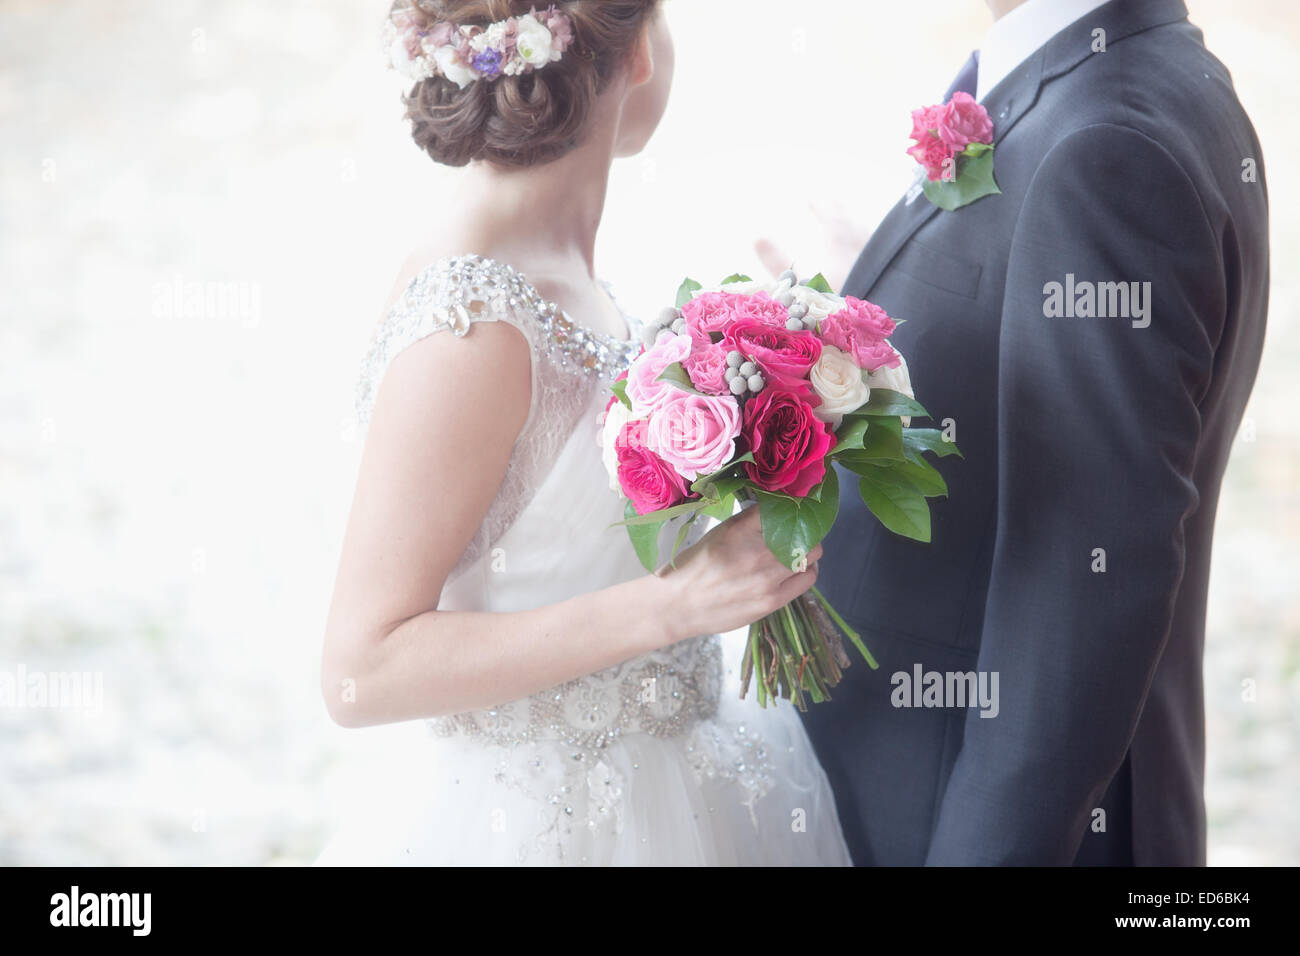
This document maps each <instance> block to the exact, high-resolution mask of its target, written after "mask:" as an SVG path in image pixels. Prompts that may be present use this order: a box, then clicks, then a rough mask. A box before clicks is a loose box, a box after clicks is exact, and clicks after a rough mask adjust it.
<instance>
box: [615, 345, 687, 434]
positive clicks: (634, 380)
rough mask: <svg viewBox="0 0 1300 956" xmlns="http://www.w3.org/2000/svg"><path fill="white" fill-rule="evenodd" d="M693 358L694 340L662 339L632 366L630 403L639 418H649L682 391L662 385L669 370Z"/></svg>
mask: <svg viewBox="0 0 1300 956" xmlns="http://www.w3.org/2000/svg"><path fill="white" fill-rule="evenodd" d="M690 354H691V340H690V337H689V336H686V335H672V334H668V335H660V336H659V341H657V342H656V343H655V344H654V345H653V346H651V347H650V348H649V349H647V350H646V351H644V352H642V353H641V354H640V355H639V356H637V358H636V359H635V360H634V361H633V362H632V367H631V368H629V369H628V373H627V399H628V401H629V402H631V403H632V413H633V414H634V415H636V416H637V417H638V418H641V417H644V416H646V415H648V414H649V413H650V412H652V411H654V409H656V408H658V407H659V405H660V404H661V403H662V402H663V401H664V399H665V398H667V397H668V396H669V395H671V394H672V393H673V392H677V391H681V389H679V388H678V387H677V386H676V385H674V384H672V383H671V382H661V381H659V376H660V375H662V374H663V373H664V370H665V369H666V368H668V366H670V365H672V364H674V363H676V362H682V361H684V360H685V359H686V357H687V356H688V355H690Z"/></svg>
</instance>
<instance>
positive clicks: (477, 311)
mask: <svg viewBox="0 0 1300 956" xmlns="http://www.w3.org/2000/svg"><path fill="white" fill-rule="evenodd" d="M476 322H508V323H510V324H511V325H513V326H515V327H516V328H518V329H519V330H520V331H521V332H522V333H523V334H524V337H525V338H526V339H527V340H528V342H529V344H530V345H531V346H532V347H533V352H534V359H535V360H536V359H537V358H549V359H550V361H551V362H552V364H554V365H556V366H557V367H558V368H560V369H562V370H565V371H568V372H572V373H574V374H578V375H584V374H585V375H594V376H600V377H604V378H606V379H608V380H611V381H612V380H613V378H614V377H615V376H616V375H617V374H618V373H619V371H621V370H622V369H623V368H625V367H626V366H627V364H628V363H629V362H630V361H631V359H632V358H633V357H634V356H635V355H636V353H637V352H639V351H640V347H641V343H640V342H639V341H633V342H624V341H622V340H619V339H615V338H612V337H610V336H606V335H601V334H600V333H596V332H592V331H590V330H588V329H586V328H584V327H582V326H581V325H579V324H577V323H576V322H574V321H573V320H572V319H571V318H570V317H569V316H568V315H566V314H565V313H564V311H563V310H562V309H560V308H559V307H558V306H556V305H555V304H554V303H553V302H549V301H548V300H546V299H544V298H543V297H542V296H541V294H540V293H538V291H537V290H536V289H535V288H534V287H533V286H532V284H531V283H529V282H528V281H527V280H526V279H525V278H524V277H523V276H522V275H521V274H520V273H518V272H516V271H515V270H514V269H513V268H511V267H510V266H508V265H505V264H504V263H500V262H497V261H495V260H493V259H487V258H484V257H482V256H458V257H454V258H449V259H442V260H439V261H438V262H435V263H433V264H432V265H431V266H429V267H428V268H426V269H424V270H423V271H422V272H420V274H419V275H417V276H416V277H415V278H414V279H412V280H411V282H410V284H409V285H408V286H407V287H406V289H405V291H404V292H403V293H402V295H401V297H400V298H399V299H398V300H397V303H396V304H395V305H394V306H393V308H392V310H391V311H390V312H389V314H388V316H387V317H386V318H385V320H384V322H383V323H382V324H381V326H380V328H379V331H378V332H377V333H376V336H375V340H374V342H373V344H372V345H371V348H370V352H369V354H368V355H367V357H366V360H365V362H364V365H363V368H362V373H361V380H360V382H359V383H358V387H357V416H358V418H359V419H360V421H361V422H362V423H365V422H366V421H368V420H369V418H370V412H371V410H372V409H373V407H374V400H375V395H376V393H377V392H378V390H379V383H380V381H381V380H382V379H383V375H384V372H385V371H386V370H387V368H388V366H389V364H390V363H391V362H392V361H393V359H394V358H396V357H397V355H398V354H399V353H401V352H402V350H403V349H405V348H407V347H409V346H410V345H412V344H414V343H415V342H418V341H419V340H421V339H423V338H425V337H427V336H429V335H432V334H434V333H436V332H443V331H450V332H451V333H453V334H454V335H457V336H464V335H465V334H467V333H468V332H469V330H470V327H471V326H473V325H474V324H475V323H476Z"/></svg>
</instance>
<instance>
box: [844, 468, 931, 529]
mask: <svg viewBox="0 0 1300 956" xmlns="http://www.w3.org/2000/svg"><path fill="white" fill-rule="evenodd" d="M858 492H859V493H860V494H861V495H862V502H863V504H865V505H866V506H867V508H868V509H869V510H870V511H871V513H872V514H873V515H875V516H876V518H877V520H879V521H880V523H881V524H883V525H884V526H885V527H886V528H888V529H889V530H890V531H892V532H894V534H898V535H902V536H903V537H905V538H911V539H912V540H914V541H921V542H925V543H929V541H930V506H929V504H928V503H927V502H926V500H925V498H924V497H923V496H922V495H921V494H920V492H918V491H916V489H914V488H913V487H912V486H911V485H910V484H907V483H906V482H904V481H902V480H900V479H899V478H898V477H896V476H895V475H894V474H893V473H892V470H891V469H888V468H876V469H872V471H871V472H870V473H868V474H865V475H863V476H862V477H861V478H860V479H859V481H858Z"/></svg>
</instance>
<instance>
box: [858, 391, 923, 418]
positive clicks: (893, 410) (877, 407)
mask: <svg viewBox="0 0 1300 956" xmlns="http://www.w3.org/2000/svg"><path fill="white" fill-rule="evenodd" d="M852 415H854V416H856V415H871V416H879V415H912V416H917V417H921V418H929V417H930V413H929V412H927V411H926V410H925V406H923V405H922V404H921V403H920V402H918V401H917V400H916V399H914V398H908V397H907V396H906V395H904V394H903V393H902V392H895V391H894V390H893V389H889V388H873V389H872V390H871V396H870V397H869V398H868V399H867V404H865V405H863V406H862V407H861V408H859V409H858V410H857V411H856V412H853V413H852Z"/></svg>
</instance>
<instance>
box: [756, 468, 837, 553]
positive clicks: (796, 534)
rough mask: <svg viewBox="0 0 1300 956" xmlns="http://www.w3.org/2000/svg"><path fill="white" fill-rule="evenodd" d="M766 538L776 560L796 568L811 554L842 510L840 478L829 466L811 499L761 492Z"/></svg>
mask: <svg viewBox="0 0 1300 956" xmlns="http://www.w3.org/2000/svg"><path fill="white" fill-rule="evenodd" d="M757 495H758V508H759V516H760V518H761V519H762V524H763V540H764V541H765V542H766V543H767V548H768V550H769V551H771V552H772V554H773V555H775V556H776V559H777V560H778V561H780V562H781V563H782V564H784V565H785V566H786V567H787V568H793V567H794V566H795V565H796V564H798V562H799V561H801V560H802V559H803V558H805V557H807V555H808V552H809V551H811V550H812V549H813V548H815V547H816V546H817V545H818V544H819V543H820V542H821V540H822V539H823V538H825V537H826V535H827V534H829V533H830V530H831V526H832V525H834V524H835V516H836V515H837V514H838V513H839V507H840V494H839V479H838V478H837V477H836V474H835V470H834V469H833V468H828V469H827V471H826V478H825V479H824V480H823V481H822V483H821V484H820V485H818V486H817V487H816V488H814V489H813V491H812V493H811V494H810V495H809V496H808V497H807V498H791V497H790V496H788V495H776V494H771V493H769V492H766V491H759V492H757Z"/></svg>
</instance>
